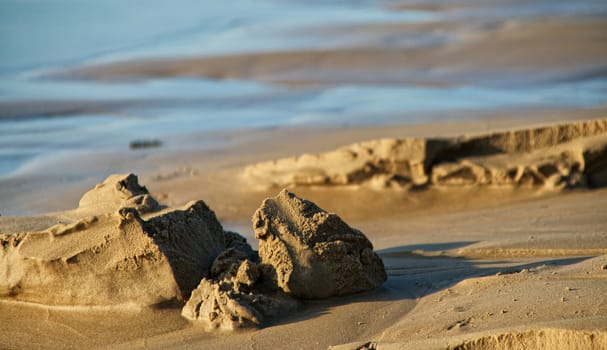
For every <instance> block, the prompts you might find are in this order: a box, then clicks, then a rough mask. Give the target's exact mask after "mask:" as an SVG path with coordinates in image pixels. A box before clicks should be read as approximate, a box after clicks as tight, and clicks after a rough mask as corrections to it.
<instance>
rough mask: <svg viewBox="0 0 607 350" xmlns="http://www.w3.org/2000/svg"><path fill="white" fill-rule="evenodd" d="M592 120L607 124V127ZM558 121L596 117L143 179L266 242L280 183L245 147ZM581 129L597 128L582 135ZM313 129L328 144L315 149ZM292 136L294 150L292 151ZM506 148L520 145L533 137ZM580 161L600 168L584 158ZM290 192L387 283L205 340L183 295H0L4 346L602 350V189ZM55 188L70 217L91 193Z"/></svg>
mask: <svg viewBox="0 0 607 350" xmlns="http://www.w3.org/2000/svg"><path fill="white" fill-rule="evenodd" d="M596 121H597V122H598V123H599V124H597V125H599V126H600V125H603V126H602V127H604V124H605V119H598V120H596ZM521 124H522V125H523V126H522V125H521ZM554 125H586V124H584V121H565V120H561V121H558V122H555V121H541V120H536V121H535V122H534V123H530V122H529V121H525V122H522V123H518V124H517V123H516V122H513V121H511V120H506V121H502V122H499V121H497V120H496V119H492V122H491V123H489V122H487V124H485V125H484V126H480V123H470V124H469V125H465V123H454V124H453V125H449V124H434V125H415V126H407V127H403V128H401V129H399V130H395V129H394V128H391V130H386V129H383V128H346V129H340V128H336V129H328V130H327V129H317V130H309V131H302V130H294V131H293V132H292V133H291V132H290V131H289V130H268V131H260V132H258V133H259V135H258V138H256V140H255V141H251V142H250V143H248V144H247V145H246V147H240V146H239V147H237V149H229V148H228V149H225V150H223V152H217V151H213V152H210V153H209V154H200V153H199V154H198V155H197V156H198V158H197V159H196V160H195V161H194V160H193V158H191V157H189V156H188V159H187V161H188V164H189V168H188V169H187V170H183V169H180V168H179V167H177V168H175V169H174V170H173V171H172V172H171V171H169V172H165V173H147V174H146V173H143V174H142V176H141V179H140V182H141V183H142V184H145V185H146V186H147V188H148V189H149V191H150V194H151V195H152V196H153V197H155V198H157V199H158V200H159V202H160V203H161V204H167V205H170V206H171V207H175V206H181V205H184V204H185V203H187V202H188V201H191V200H197V199H204V200H205V202H206V203H207V204H208V205H209V206H210V207H211V208H212V209H213V210H214V211H215V213H216V215H217V218H218V219H219V221H220V222H221V223H222V225H223V226H224V227H225V228H226V229H230V230H234V231H236V232H239V233H241V234H242V235H243V236H244V237H246V238H247V240H248V241H249V242H250V243H251V244H252V245H253V247H254V248H255V249H257V248H258V247H257V245H256V240H255V238H254V237H253V230H252V226H251V221H250V220H251V215H252V214H253V212H254V211H255V209H256V208H257V207H258V206H259V205H260V204H261V202H262V200H263V199H264V198H266V197H271V196H274V195H276V194H277V193H278V192H279V190H280V189H281V188H282V185H279V186H277V185H276V184H267V183H266V184H265V185H263V184H264V183H263V182H262V183H261V184H260V182H259V180H255V181H254V184H255V185H252V182H251V178H250V176H249V175H247V171H246V170H245V169H247V167H249V168H250V166H251V165H254V164H256V163H255V162H249V161H248V160H249V159H251V157H249V156H247V157H245V156H244V155H243V154H249V153H251V154H254V155H255V156H256V157H258V158H256V159H257V160H259V161H262V160H268V159H279V158H282V157H285V156H289V155H299V154H300V152H301V151H302V150H307V151H310V152H314V153H318V152H321V153H322V152H324V151H330V150H332V149H335V148H338V147H336V146H343V145H347V144H348V143H350V142H352V141H354V142H356V141H359V140H361V138H363V137H362V136H361V133H362V134H364V135H365V137H369V138H371V139H374V138H375V137H376V136H380V135H381V136H382V137H384V138H385V137H388V136H393V137H401V138H402V137H415V138H418V139H424V138H427V139H432V137H434V138H439V139H445V140H447V139H449V137H456V138H457V137H458V136H462V135H468V139H472V140H473V139H474V138H475V137H477V136H479V137H480V136H482V135H487V132H488V130H491V131H492V132H494V133H497V134H498V135H499V134H500V133H502V134H503V132H507V131H508V130H513V129H515V130H523V133H525V134H528V135H530V134H533V132H532V131H530V130H539V129H538V128H541V127H545V126H554ZM599 129H600V128H599ZM599 129H597V130H598V131H596V132H594V131H591V133H593V134H592V135H586V136H580V135H581V134H575V133H574V135H575V138H574V139H572V140H568V141H567V140H565V141H563V140H561V141H559V142H558V143H559V144H560V146H562V147H563V149H562V150H560V151H559V152H562V151H565V150H568V151H574V150H576V149H587V148H585V147H586V146H580V145H582V144H598V145H600V147H599V148H598V149H604V147H605V135H606V134H605V132H604V131H601V130H602V129H600V130H599ZM579 130H589V129H588V127H586V126H582V127H581V128H579ZM306 132H308V133H313V134H314V135H323V137H322V138H321V137H318V138H315V139H314V142H311V141H310V139H309V138H307V137H306V136H305V134H306ZM391 133H392V134H391ZM572 135H573V134H572ZM430 136H431V137H430ZM557 136H558V135H557ZM285 139H288V140H289V143H288V145H289V146H288V147H282V145H284V144H285V143H284V141H285ZM557 139H559V140H560V138H559V137H557ZM322 140H325V141H324V142H323V141H322ZM588 140H594V141H596V140H598V141H596V142H598V143H592V142H591V143H588ZM519 141H520V140H519ZM536 141H537V140H536ZM594 141H593V142H594ZM551 142H552V141H551ZM580 142H581V143H580ZM527 144H528V145H529V143H527ZM531 144H533V142H532V143H531ZM512 145H514V146H517V147H522V145H523V143H522V142H518V143H516V144H512ZM533 147H534V148H536V149H538V150H540V151H541V152H543V153H544V154H545V155H546V159H550V157H549V156H548V154H549V153H550V152H553V151H554V150H555V149H557V148H558V147H559V146H557V145H554V144H549V146H548V147H545V146H542V145H541V144H538V145H536V146H533ZM593 147H594V146H593ZM601 147H603V148H601ZM557 150H558V149H557ZM476 151H479V150H476ZM481 151H482V150H481ZM603 152H604V151H603ZM532 153H533V152H529V151H520V152H519V151H514V152H510V151H508V152H505V156H507V157H508V158H509V159H510V160H511V161H512V162H514V163H517V162H521V161H523V159H524V158H525V157H527V158H528V157H529V154H532ZM474 156H475V155H474V154H473V155H471V156H470V157H471V158H474ZM489 157H491V156H489ZM603 157H604V156H603ZM481 158H482V157H481ZM602 159H603V162H604V158H602ZM523 162H524V161H523ZM257 164H258V165H257V166H260V165H263V164H266V163H263V162H258V163H257ZM275 164H280V161H277V162H275ZM437 164H438V165H440V164H441V163H440V162H437ZM597 164H598V163H597ZM602 164H604V163H602ZM585 166H586V167H587V168H586V169H588V168H592V166H593V165H592V164H591V163H589V162H587V163H586V164H585ZM603 166H604V165H603ZM167 171H168V170H167ZM268 179H274V180H275V179H277V178H276V177H274V178H272V177H269V178H268ZM568 179H569V177H568ZM603 179H604V178H603ZM266 185H267V186H266ZM284 186H287V187H289V189H290V190H291V191H293V192H295V193H297V195H299V196H301V197H303V198H307V199H309V200H312V201H314V202H315V203H317V204H318V205H320V206H321V207H323V208H325V209H327V210H329V211H331V212H335V213H338V215H340V217H342V218H343V219H344V220H345V221H346V222H348V224H349V225H351V226H353V227H356V228H358V229H360V230H361V231H362V232H364V234H365V235H366V236H367V237H368V238H369V240H370V241H371V242H372V243H373V245H374V248H375V249H376V251H377V252H378V254H379V256H380V257H381V258H382V259H383V262H384V265H385V268H386V272H387V274H388V279H387V281H386V282H385V283H384V284H383V285H382V286H381V287H379V288H377V289H373V290H370V291H366V292H362V293H357V294H353V295H350V296H342V297H331V298H328V299H322V300H303V301H301V303H300V304H299V305H298V306H297V308H296V309H295V310H291V311H289V312H288V313H285V314H280V315H277V316H275V317H274V318H272V319H270V320H268V321H267V322H265V323H264V324H263V326H262V327H261V328H258V329H244V330H236V331H233V332H232V333H227V332H226V331H208V330H205V329H204V328H201V327H200V326H198V325H197V324H196V322H194V323H192V322H189V321H187V320H186V319H184V318H182V317H181V316H180V310H181V307H182V304H181V303H180V302H178V301H175V302H171V303H162V304H158V306H153V307H146V306H137V305H132V304H119V305H94V304H95V303H94V302H93V303H91V302H90V301H88V302H85V303H84V304H83V305H70V304H67V305H65V304H62V303H59V304H58V305H44V303H42V304H40V303H31V302H24V301H15V300H11V298H10V297H8V298H7V297H3V300H2V302H1V303H0V307H1V308H2V312H1V313H0V314H1V315H2V316H1V318H2V324H3V327H2V336H3V337H2V338H3V345H5V346H6V347H8V348H24V347H25V348H27V347H32V346H33V347H42V348H66V347H67V348H81V347H83V346H87V347H89V346H95V347H112V348H116V347H119V348H120V347H122V348H166V347H171V348H199V347H201V346H202V347H212V348H225V349H233V348H242V349H244V348H250V347H259V348H282V347H284V346H289V347H298V348H309V349H319V348H327V347H329V346H338V345H339V346H341V347H337V348H343V349H358V348H364V346H367V347H368V348H377V349H382V348H385V349H401V348H402V349H405V348H418V349H435V348H448V347H451V348H456V347H457V346H462V347H464V348H470V349H476V348H478V349H480V348H495V349H502V348H504V349H505V348H510V347H511V345H512V344H515V346H519V347H520V348H524V347H525V346H526V347H527V348H543V347H546V346H547V347H551V346H553V345H555V344H556V345H555V346H556V347H557V348H568V349H575V348H595V349H600V348H602V347H604V346H605V342H606V341H607V338H606V333H605V328H606V324H607V299H605V290H607V279H606V277H607V258H606V256H607V241H606V240H605V239H606V237H607V235H606V233H607V219H606V216H605V213H604V210H603V209H604V208H605V206H606V205H607V201H606V198H607V196H606V192H605V189H604V188H600V186H599V187H592V188H588V187H587V184H584V185H583V186H577V185H576V184H573V183H572V184H571V186H566V187H571V188H558V187H554V186H547V185H546V184H545V183H542V184H539V183H535V185H534V184H533V183H531V184H528V186H527V185H522V184H501V185H499V184H498V185H495V184H494V185H487V184H485V185H483V184H479V183H464V184H456V185H455V186H453V185H451V186H447V185H444V184H443V185H441V184H431V185H430V186H429V187H426V188H420V189H412V188H410V187H389V186H388V187H387V186H386V185H382V186H379V187H378V186H377V185H376V184H375V183H374V182H373V181H371V182H369V183H367V182H364V183H352V184H344V185H336V184H328V185H322V184H321V185H319V184H316V185H313V186H308V185H305V184H284ZM55 193H56V197H54V198H53V200H54V202H55V203H61V205H66V206H70V205H71V207H72V208H73V207H76V206H77V202H76V203H74V202H73V201H72V200H70V198H72V197H79V196H81V195H82V193H81V191H79V188H78V186H72V187H71V188H68V189H65V188H62V189H61V190H60V191H57V192H55ZM16 197H18V196H16ZM40 197H44V196H40ZM41 199H42V202H44V201H45V200H46V199H45V198H41ZM89 201H90V200H89ZM70 203H73V204H70ZM83 203H84V204H83ZM86 203H88V202H87V201H85V200H84V198H83V200H82V201H81V204H80V206H81V208H80V209H79V210H80V211H83V210H85V208H88V207H87V206H86V205H89V204H86ZM102 203H103V202H102ZM32 204H33V205H36V204H35V203H33V202H32ZM85 204H86V205H85ZM37 205H40V206H42V207H46V206H50V204H48V203H42V204H37ZM99 205H101V204H98V205H96V206H93V207H91V208H89V209H87V210H89V211H90V210H93V211H95V212H96V214H97V215H99V214H101V213H102V212H103V210H105V209H103V208H105V207H100V206H99ZM59 209H61V208H59V206H57V210H59ZM85 211H86V210H85ZM68 213H70V212H57V211H55V212H54V213H53V212H50V213H46V214H44V215H35V216H29V217H27V216H2V217H0V229H1V230H2V232H4V233H8V234H9V236H10V235H11V232H22V231H29V232H32V231H39V230H44V229H46V228H48V227H49V226H52V225H54V224H56V223H58V222H63V223H64V224H69V223H70V222H71V221H70V220H74V219H70V215H72V216H71V217H72V218H73V217H77V216H78V215H80V214H70V215H68ZM73 213H76V212H73ZM49 244H52V242H51V243H49ZM5 268H6V267H5ZM117 281H118V280H117ZM120 281H123V280H120ZM123 282H124V281H123ZM117 283H118V282H117ZM120 283H122V282H120ZM138 300H143V299H138ZM146 300H147V299H146ZM521 344H522V345H521ZM564 344H566V345H564Z"/></svg>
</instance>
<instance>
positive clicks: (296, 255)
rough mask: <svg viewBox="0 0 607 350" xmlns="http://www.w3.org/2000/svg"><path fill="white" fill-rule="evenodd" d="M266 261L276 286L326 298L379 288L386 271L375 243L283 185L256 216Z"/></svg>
mask: <svg viewBox="0 0 607 350" xmlns="http://www.w3.org/2000/svg"><path fill="white" fill-rule="evenodd" d="M253 227H254V230H255V238H257V239H259V241H260V242H259V255H260V258H261V261H262V263H263V264H265V265H268V266H271V268H272V273H273V274H275V275H276V276H275V280H276V284H277V286H278V287H279V288H280V289H281V290H282V291H284V292H285V293H287V294H289V295H293V296H297V297H301V298H307V299H312V298H326V297H329V296H335V295H344V294H351V293H356V292H361V291H365V290H369V289H373V288H376V287H378V286H380V285H381V284H382V283H383V282H385V280H386V278H387V276H386V272H385V270H384V265H383V263H382V261H381V259H380V258H379V257H378V256H377V254H375V253H374V252H373V245H372V244H371V242H370V241H369V240H368V239H367V237H365V235H364V234H362V233H361V232H360V231H358V230H356V229H353V228H351V227H349V226H348V225H347V224H346V223H345V222H343V221H342V220H341V219H340V218H339V217H338V216H337V215H335V214H332V213H327V212H326V211H325V210H322V209H321V208H319V207H318V206H317V205H316V204H314V203H312V202H310V201H307V200H305V199H301V198H299V197H297V196H296V195H295V194H293V193H291V192H289V191H287V190H283V191H281V192H280V193H279V194H278V195H277V196H276V197H274V198H268V199H266V200H265V201H264V202H263V204H262V205H261V207H260V208H259V209H258V210H257V211H256V212H255V214H254V215H253Z"/></svg>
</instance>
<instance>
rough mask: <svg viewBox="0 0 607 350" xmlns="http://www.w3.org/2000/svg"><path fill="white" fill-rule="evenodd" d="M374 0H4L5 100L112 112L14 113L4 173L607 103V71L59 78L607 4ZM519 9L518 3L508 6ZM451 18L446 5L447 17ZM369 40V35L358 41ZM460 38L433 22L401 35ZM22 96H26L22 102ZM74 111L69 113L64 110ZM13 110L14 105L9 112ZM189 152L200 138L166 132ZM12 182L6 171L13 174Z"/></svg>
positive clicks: (594, 9) (3, 127)
mask: <svg viewBox="0 0 607 350" xmlns="http://www.w3.org/2000/svg"><path fill="white" fill-rule="evenodd" d="M385 5H386V2H382V1H372V0H359V1H356V0H351V1H348V0H334V1H321V0H315V1H296V0H255V1H254V0H232V1H229V2H219V1H210V0H209V1H200V0H197V1H195V0H178V1H170V2H169V1H160V0H145V1H144V0H131V1H124V0H122V1H118V0H103V1H102V0H87V1H85V0H53V1H48V0H0V113H2V112H3V109H4V111H5V110H6V109H7V108H8V107H7V106H9V105H11V104H15V103H17V102H19V103H22V105H23V106H27V105H28V104H30V103H40V101H55V102H57V101H69V102H70V103H73V102H86V103H100V104H102V105H103V106H104V108H101V109H100V110H98V111H95V110H90V111H89V110H83V111H77V112H74V111H65V112H52V113H50V112H39V113H38V114H36V113H29V114H28V113H25V112H23V113H16V115H17V116H18V117H11V118H0V178H2V177H4V178H6V177H15V176H20V174H22V173H23V172H24V171H25V170H27V169H28V168H30V167H31V166H32V164H36V163H39V162H40V160H41V159H45V158H47V157H49V156H53V155H66V156H68V157H69V154H70V153H73V154H76V153H78V154H82V153H83V152H88V153H90V154H94V153H95V152H113V151H123V150H127V151H128V145H129V142H130V141H132V140H134V139H160V140H163V141H164V140H168V139H171V138H178V137H180V135H189V134H192V133H195V132H198V131H212V130H225V129H242V128H262V127H282V126H301V125H323V126H336V125H358V124H378V123H411V122H420V121H425V120H428V119H430V118H432V119H449V118H455V115H461V114H455V113H452V112H453V111H492V110H497V109H500V110H504V109H509V108H510V109H517V108H519V109H520V108H530V109H532V108H587V107H598V106H604V105H606V104H607V98H606V96H607V80H605V79H604V78H601V77H598V78H592V77H591V78H588V79H583V80H575V81H555V82H552V83H549V84H533V85H530V86H507V85H506V86H483V85H475V84H462V85H454V86H435V87H433V86H424V85H407V84H364V85H362V84H361V85H357V84H339V85H319V86H297V87H293V86H285V85H276V84H269V83H263V82H256V81H239V80H228V81H224V80H210V79H196V78H167V79H158V78H155V79H139V80H135V81H120V82H95V81H67V80H53V79H48V78H45V77H44V76H45V74H47V73H49V72H54V71H57V70H60V69H65V68H69V67H74V66H79V65H85V64H94V63H106V62H114V61H121V60H133V59H139V58H157V57H168V58H171V57H186V56H212V55H221V54H234V53H247V52H265V51H277V50H279V51H285V50H295V49H299V50H300V49H319V48H339V47H350V46H356V45H358V44H365V42H364V40H365V36H364V35H362V34H361V35H356V34H351V35H348V36H341V37H334V36H331V35H326V36H324V37H323V35H318V33H317V32H315V33H316V34H314V35H313V34H312V29H318V28H330V27H344V26H349V25H361V24H389V23H413V22H429V21H435V20H440V19H441V16H443V17H444V16H452V17H453V18H460V19H461V18H467V16H468V17H470V18H479V17H483V16H484V17H487V18H500V16H501V17H508V18H510V17H513V18H514V17H530V16H531V17H532V16H546V15H551V16H563V15H568V16H570V15H595V16H597V15H598V16H600V15H604V14H607V6H606V5H605V2H604V1H592V0H586V1H581V2H562V3H561V2H559V3H558V4H555V2H554V1H540V0H538V1H536V2H531V5H528V6H519V7H509V8H507V9H503V8H499V7H497V8H496V7H488V8H484V7H482V6H479V7H478V8H474V9H472V10H470V9H469V10H467V11H455V12H453V13H449V14H441V13H435V12H429V11H393V10H391V9H390V8H389V6H385ZM506 10H508V11H506ZM443 19H444V18H443ZM357 40H360V42H357ZM428 40H449V37H448V36H439V37H436V35H434V34H432V33H429V35H428V36H427V37H426V36H420V37H419V38H415V37H414V38H413V39H412V40H409V41H407V40H403V41H402V42H401V45H411V46H416V45H425V44H427V42H426V41H428ZM11 108H13V110H14V108H15V107H11ZM62 113H63V114H62ZM5 114H6V113H5ZM163 147H168V148H170V149H172V150H176V151H179V150H180V147H187V146H186V145H183V144H180V143H171V142H166V143H165V145H164V146H163ZM0 185H1V184H0Z"/></svg>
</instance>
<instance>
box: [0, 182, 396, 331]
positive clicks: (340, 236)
mask: <svg viewBox="0 0 607 350" xmlns="http://www.w3.org/2000/svg"><path fill="white" fill-rule="evenodd" d="M54 217H55V218H56V219H57V221H61V222H60V223H57V224H56V225H53V226H51V227H49V228H47V229H44V230H41V231H34V232H5V233H2V234H0V298H2V299H4V300H15V301H25V302H35V303H40V304H48V305H87V306H100V305H124V304H129V305H138V306H149V305H153V304H158V303H163V302H167V301H171V300H187V299H188V298H189V301H188V302H187V303H186V304H185V306H184V308H183V310H182V315H183V316H184V317H186V318H188V319H191V320H194V321H198V322H199V323H201V324H203V325H205V326H206V327H208V328H222V329H234V328H237V327H243V326H250V325H259V324H261V323H262V322H263V321H264V319H265V318H267V317H271V316H273V315H275V314H276V313H278V311H283V310H285V309H289V308H292V307H294V305H296V302H295V300H294V299H292V297H304V298H320V297H328V296H333V295H343V294H349V293H355V292H359V291H363V290H368V289H372V288H375V287H377V286H379V285H380V284H381V283H383V281H385V280H386V273H385V271H384V267H383V263H382V261H381V259H380V258H379V257H378V256H377V255H376V254H375V253H374V252H373V247H372V245H371V243H370V242H369V241H368V240H367V238H366V237H365V236H364V235H363V234H362V233H361V232H360V231H357V230H354V229H352V228H350V227H349V226H348V225H347V224H345V223H344V222H343V221H341V219H339V218H338V217H337V216H336V215H335V214H329V213H327V212H325V211H323V210H322V209H320V208H318V207H317V206H316V205H315V204H313V203H311V202H308V201H305V200H303V199H300V198H297V197H296V196H295V195H294V194H292V193H289V192H287V191H283V192H281V193H280V194H279V195H278V196H277V197H276V198H274V199H268V200H266V201H265V202H264V204H263V205H262V207H261V208H260V209H259V210H258V211H257V213H256V214H255V217H254V224H255V225H256V226H255V230H256V235H257V237H258V238H260V239H261V243H260V247H261V254H258V253H257V252H256V251H253V249H252V248H251V246H250V245H249V244H248V243H247V242H246V239H244V238H243V237H242V236H240V235H239V234H237V233H234V232H226V231H224V230H223V228H222V226H221V224H220V223H219V221H218V220H217V218H216V217H215V214H214V212H213V211H212V210H211V209H210V208H209V207H208V206H207V205H206V204H205V203H204V202H203V201H196V202H192V203H190V204H188V205H186V206H184V207H183V208H179V209H170V208H163V207H162V206H160V205H159V204H158V203H157V202H156V200H154V199H153V198H152V197H151V196H150V194H149V193H148V191H147V189H146V188H145V187H141V186H140V185H139V184H138V182H137V177H136V176H135V175H132V174H131V175H114V176H110V177H109V178H108V179H107V180H105V181H104V182H103V183H102V184H99V185H97V186H96V187H95V189H93V190H91V191H89V192H88V193H86V194H85V195H84V196H83V197H82V199H81V201H80V205H79V208H78V209H75V210H71V211H66V212H62V213H58V214H56V215H55V216H54ZM278 257H279V258H278ZM277 277H278V278H277Z"/></svg>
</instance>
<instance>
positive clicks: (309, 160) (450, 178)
mask: <svg viewBox="0 0 607 350" xmlns="http://www.w3.org/2000/svg"><path fill="white" fill-rule="evenodd" d="M606 159H607V119H599V120H588V121H582V122H574V123H570V124H563V125H556V126H547V127H540V128H535V129H525V130H514V131H505V132H498V133H493V134H489V135H479V136H464V137H459V138H445V139H432V138H430V139H418V138H406V139H381V140H373V141H366V142H361V143H356V144H353V145H349V146H345V147H342V148H339V149H337V150H335V151H331V152H326V153H321V154H315V155H312V154H304V155H301V156H298V157H291V158H285V159H279V160H274V161H268V162H262V163H258V164H255V165H252V166H249V167H247V168H246V169H245V176H246V177H247V178H248V179H250V180H251V181H252V182H253V183H255V184H257V185H258V186H260V185H261V186H263V185H266V186H325V185H358V184H366V185H370V186H373V187H386V186H387V187H389V186H401V187H402V186H414V187H419V186H426V185H430V186H478V185H482V186H541V187H545V188H557V189H559V188H564V187H575V186H591V187H592V186H602V185H604V184H605V181H606V180H605V172H606V168H605V160H606Z"/></svg>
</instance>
